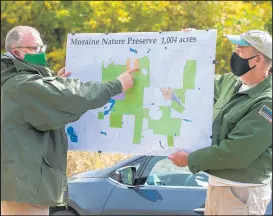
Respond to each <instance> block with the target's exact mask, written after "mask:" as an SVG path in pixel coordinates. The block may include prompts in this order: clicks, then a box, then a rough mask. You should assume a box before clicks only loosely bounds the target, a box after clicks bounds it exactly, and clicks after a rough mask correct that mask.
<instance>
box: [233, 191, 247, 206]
mask: <svg viewBox="0 0 273 216" xmlns="http://www.w3.org/2000/svg"><path fill="white" fill-rule="evenodd" d="M229 191H230V193H231V195H232V196H233V197H234V199H236V200H237V201H238V202H240V203H241V204H242V205H245V206H247V204H248V201H249V195H250V191H249V188H248V187H232V186H230V187H229Z"/></svg>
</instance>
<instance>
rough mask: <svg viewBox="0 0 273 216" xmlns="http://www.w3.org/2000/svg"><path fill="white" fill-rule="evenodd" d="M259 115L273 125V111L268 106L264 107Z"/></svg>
mask: <svg viewBox="0 0 273 216" xmlns="http://www.w3.org/2000/svg"><path fill="white" fill-rule="evenodd" d="M259 114H260V115H261V116H263V117H264V118H265V119H266V120H267V121H269V122H270V123H272V110H271V109H270V108H269V107H268V106H266V105H263V107H262V108H261V109H260V111H259Z"/></svg>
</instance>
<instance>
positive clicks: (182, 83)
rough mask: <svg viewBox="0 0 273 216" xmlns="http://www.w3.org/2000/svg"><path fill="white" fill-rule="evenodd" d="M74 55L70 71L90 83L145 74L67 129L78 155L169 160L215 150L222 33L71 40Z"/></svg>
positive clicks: (70, 50)
mask: <svg viewBox="0 0 273 216" xmlns="http://www.w3.org/2000/svg"><path fill="white" fill-rule="evenodd" d="M66 52H67V53H66V71H70V72H72V77H73V78H79V79H80V80H81V81H82V82H87V81H90V80H94V81H100V82H107V81H109V80H114V79H116V78H117V77H118V76H119V75H120V74H121V73H122V72H124V71H126V70H127V69H129V68H134V67H138V68H139V71H137V72H134V87H133V88H132V89H130V90H128V91H127V92H122V93H121V94H119V95H116V96H115V97H112V98H111V99H110V100H109V102H108V103H107V104H105V106H103V107H101V108H99V109H95V110H90V111H87V112H86V113H85V114H84V115H83V116H82V117H81V118H80V119H79V120H77V121H76V122H72V123H70V124H68V125H67V126H66V132H67V135H68V140H69V149H70V150H82V151H96V152H97V151H99V152H112V153H126V154H127V153H130V154H140V155H169V154H170V153H173V152H175V151H178V150H184V151H187V152H191V151H194V150H197V149H200V148H203V147H206V146H208V145H211V134H212V131H211V130H212V118H213V117H212V113H213V95H214V71H215V64H214V63H215V52H216V30H197V31H191V32H181V31H175V32H135V33H109V34H107V33H101V34H98V33H94V34H92V33H90V34H89V33H75V34H68V37H67V51H66ZM90 94H92V92H90ZM72 103H73V102H72Z"/></svg>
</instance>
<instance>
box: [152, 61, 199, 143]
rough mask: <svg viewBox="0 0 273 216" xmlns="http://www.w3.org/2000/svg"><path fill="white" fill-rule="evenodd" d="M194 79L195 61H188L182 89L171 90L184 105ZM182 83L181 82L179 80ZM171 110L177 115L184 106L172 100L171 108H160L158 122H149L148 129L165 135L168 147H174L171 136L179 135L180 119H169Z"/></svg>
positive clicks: (193, 84) (193, 85)
mask: <svg viewBox="0 0 273 216" xmlns="http://www.w3.org/2000/svg"><path fill="white" fill-rule="evenodd" d="M195 77H196V60H188V61H187V62H186V65H185V67H184V73H183V89H173V91H174V92H175V93H176V95H177V96H178V97H179V99H180V100H181V102H182V103H183V104H185V92H186V91H187V90H191V89H194V87H195ZM181 82H182V80H181ZM171 109H174V110H176V111H177V112H179V113H182V112H183V111H184V106H183V105H181V104H179V103H177V101H175V100H172V103H171V107H161V108H160V110H161V111H162V112H163V115H162V117H161V118H160V119H159V120H149V129H153V131H154V133H155V134H161V135H167V142H168V146H169V147H172V146H174V142H173V136H179V135H180V128H181V126H182V120H181V119H180V118H171Z"/></svg>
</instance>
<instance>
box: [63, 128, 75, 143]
mask: <svg viewBox="0 0 273 216" xmlns="http://www.w3.org/2000/svg"><path fill="white" fill-rule="evenodd" d="M66 132H67V134H68V136H69V138H70V140H71V142H75V143H77V142H78V137H77V135H76V132H75V130H74V128H73V127H72V126H70V127H68V128H67V130H66Z"/></svg>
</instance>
